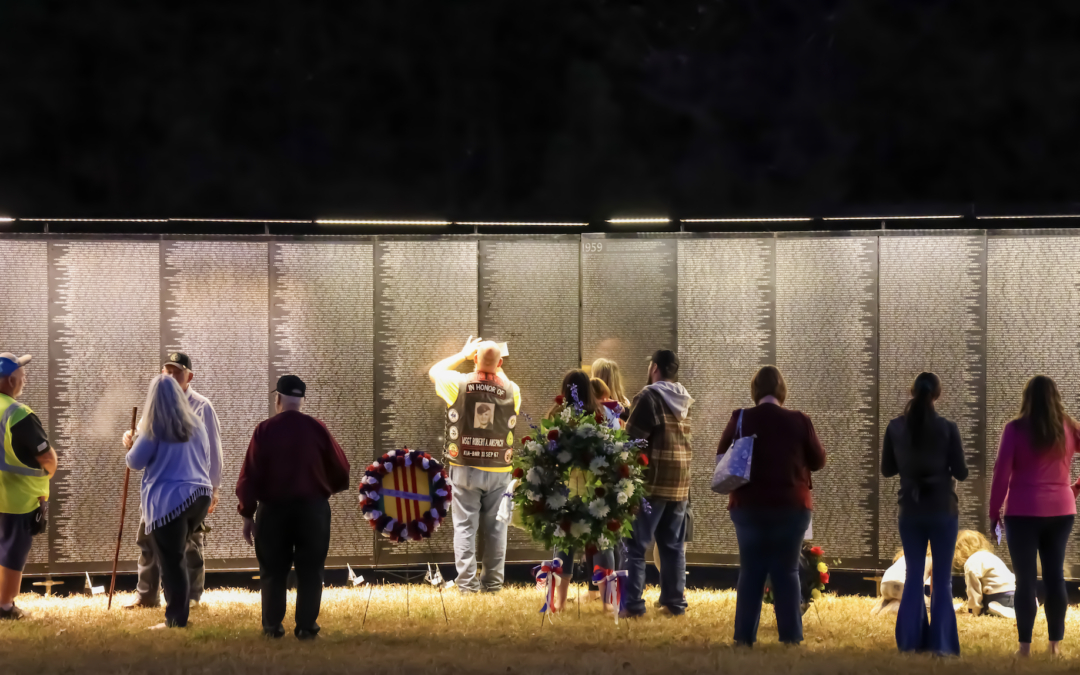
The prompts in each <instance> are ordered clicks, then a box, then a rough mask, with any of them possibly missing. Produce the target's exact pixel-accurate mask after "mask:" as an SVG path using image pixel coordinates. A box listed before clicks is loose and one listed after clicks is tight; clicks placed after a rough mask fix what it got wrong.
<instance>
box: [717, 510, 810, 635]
mask: <svg viewBox="0 0 1080 675" xmlns="http://www.w3.org/2000/svg"><path fill="white" fill-rule="evenodd" d="M730 513H731V522H732V523H733V524H734V525H735V536H736V538H738V540H739V583H738V586H737V594H736V597H735V642H736V643H737V644H744V645H752V644H754V642H756V641H757V629H758V622H759V621H760V620H761V602H762V598H763V597H764V595H765V577H767V576H768V577H771V578H772V585H773V588H772V592H773V609H774V611H775V612H776V630H777V632H778V633H779V634H780V641H781V642H786V643H789V644H798V643H799V642H802V639H803V630H802V593H801V591H800V586H799V553H800V552H801V551H802V543H803V536H804V535H805V534H806V528H807V526H809V525H810V510H809V509H776V510H760V509H732V510H731V511H730Z"/></svg>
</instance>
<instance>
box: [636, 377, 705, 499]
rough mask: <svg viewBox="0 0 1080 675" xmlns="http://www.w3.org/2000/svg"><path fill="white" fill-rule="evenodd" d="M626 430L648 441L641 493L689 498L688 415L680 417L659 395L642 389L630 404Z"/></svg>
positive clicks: (669, 497)
mask: <svg viewBox="0 0 1080 675" xmlns="http://www.w3.org/2000/svg"><path fill="white" fill-rule="evenodd" d="M626 432H627V434H629V435H630V437H631V438H642V439H644V440H646V441H648V443H649V445H648V446H647V447H646V449H645V454H646V455H647V456H648V457H649V468H648V470H647V471H646V473H645V492H646V494H648V495H649V496H650V497H659V498H661V499H670V500H672V501H686V500H687V499H689V498H690V456H691V450H690V415H689V414H687V417H686V419H682V420H680V419H679V418H678V417H677V416H676V415H675V413H674V412H673V411H672V410H671V408H670V407H668V405H667V404H666V403H665V402H664V399H663V397H661V396H660V394H658V393H656V392H654V391H651V390H649V389H647V388H646V389H642V390H641V392H640V393H639V394H638V395H637V396H635V397H634V401H633V403H632V404H631V407H630V419H629V420H627V422H626Z"/></svg>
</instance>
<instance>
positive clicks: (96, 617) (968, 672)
mask: <svg viewBox="0 0 1080 675" xmlns="http://www.w3.org/2000/svg"><path fill="white" fill-rule="evenodd" d="M573 593H574V591H573V590H571V595H573ZM657 593H658V591H657V589H655V588H651V589H649V593H648V599H649V602H650V604H651V602H652V601H653V600H655V598H656V596H657ZM582 594H583V595H584V592H583V593H582ZM367 597H368V589H367V587H360V588H330V589H327V590H326V591H325V593H324V595H323V604H322V615H321V617H320V619H319V623H320V624H321V625H322V627H323V631H322V633H321V636H320V639H318V640H316V641H314V642H305V643H301V642H298V641H297V640H296V639H295V638H293V637H292V634H291V629H292V626H291V623H290V622H291V612H292V607H291V605H290V609H289V612H290V616H289V617H287V618H286V628H287V629H288V630H289V631H290V632H289V634H288V635H287V636H286V637H285V638H283V639H281V640H276V641H270V640H267V639H265V638H263V637H262V636H261V632H260V622H259V596H258V594H256V593H251V592H248V591H242V590H217V591H208V592H207V593H206V594H205V595H204V597H203V600H204V602H203V606H202V607H200V608H198V609H196V610H194V611H193V613H192V618H191V626H190V627H189V628H187V629H186V630H169V631H147V630H146V628H147V627H148V626H151V625H153V624H155V623H158V622H159V621H161V620H162V617H163V610H138V611H125V610H123V609H119V606H121V605H123V604H124V603H126V602H129V601H130V600H131V599H132V596H131V595H130V594H123V595H117V597H116V599H114V601H113V609H112V611H110V612H107V611H106V610H105V598H104V597H103V596H97V597H94V598H88V597H83V596H75V597H69V598H62V597H51V598H45V597H42V596H38V595H23V596H20V598H19V600H18V603H19V605H20V606H21V607H23V608H24V609H26V610H29V611H31V612H34V617H33V619H32V620H30V621H23V622H9V623H2V624H0V663H2V664H3V667H4V672H6V673H43V674H51V673H72V674H81V673H124V674H125V675H135V674H138V673H160V674H163V675H164V674H169V673H176V674H180V673H191V674H192V675H194V674H201V675H213V674H217V673H238V674H248V673H251V674H255V673H259V674H262V673H298V674H299V673H352V674H360V675H371V674H373V673H492V674H494V673H499V674H502V675H506V674H508V673H543V674H545V675H546V674H556V673H567V674H569V673H619V674H620V675H638V674H643V673H662V674H663V675H686V674H687V673H699V672H700V673H738V674H740V675H765V674H769V673H793V674H796V675H813V674H816V673H852V674H856V673H860V674H861V673H877V674H888V673H901V672H903V673H911V672H927V673H929V672H933V673H945V672H951V673H964V674H965V675H987V674H988V673H1005V672H1009V673H1015V672H1020V673H1025V672H1031V673H1035V672H1040V673H1042V672H1066V671H1070V672H1071V671H1075V670H1077V668H1078V667H1080V646H1075V647H1072V646H1070V645H1069V641H1070V640H1074V641H1077V642H1074V644H1076V645H1080V612H1078V611H1076V610H1071V611H1070V613H1069V618H1068V626H1067V628H1066V657H1065V658H1062V659H1056V660H1051V659H1049V658H1048V657H1047V656H1046V655H1045V653H1044V652H1045V650H1046V626H1045V622H1044V620H1043V618H1042V614H1041V613H1040V615H1039V622H1038V623H1037V624H1036V633H1035V641H1036V645H1035V648H1036V650H1037V651H1038V654H1037V656H1035V657H1034V658H1032V659H1031V660H1030V662H1017V661H1016V660H1015V659H1014V658H1013V657H1012V653H1013V651H1014V650H1015V648H1016V642H1015V641H1016V631H1015V626H1014V624H1013V623H1012V622H1010V621H1007V620H1004V619H996V618H991V617H981V618H974V617H971V616H967V615H965V616H960V617H959V625H960V643H961V646H962V649H963V652H964V656H963V658H961V659H946V660H942V659H934V658H932V657H926V656H902V655H899V654H897V653H896V649H895V643H894V642H893V626H894V620H893V617H891V616H878V617H871V616H870V607H871V606H872V604H873V602H874V601H873V599H872V598H865V597H856V596H844V597H833V596H829V595H826V596H825V597H824V598H823V599H822V600H821V601H819V602H818V603H817V610H818V611H817V612H815V609H814V608H811V609H810V611H809V612H808V613H807V615H806V617H805V632H806V642H805V643H804V644H803V646H802V647H801V648H798V649H793V648H788V647H785V646H783V645H780V644H777V642H776V628H775V622H774V620H773V615H772V611H771V609H769V608H766V609H765V611H764V612H763V616H762V621H761V630H760V640H761V642H760V643H759V644H758V645H757V647H756V648H755V649H754V650H753V651H748V650H735V649H733V648H732V647H731V634H732V619H733V617H734V613H735V594H734V592H732V591H690V593H689V598H688V600H689V603H690V610H689V611H688V613H687V614H686V616H684V617H680V618H672V617H667V616H663V615H660V614H659V613H658V612H656V611H652V610H651V611H650V612H649V614H648V615H646V617H645V618H643V619H638V620H635V621H629V622H628V621H621V622H620V623H619V625H618V626H616V625H615V623H614V621H613V620H612V619H611V618H610V617H606V616H604V615H603V614H602V613H601V610H600V606H599V603H595V602H590V603H583V605H582V608H581V616H580V618H579V617H578V609H577V607H576V606H575V605H570V606H569V609H568V611H567V613H566V614H565V615H563V616H560V617H558V618H557V619H555V621H554V623H549V624H547V625H545V626H544V627H543V629H542V630H541V626H540V615H539V614H538V613H537V610H538V609H539V606H540V593H539V592H538V591H537V590H536V589H535V588H531V587H524V586H515V587H509V588H507V589H505V590H504V591H503V592H502V593H500V594H499V595H497V596H467V597H463V596H460V595H458V593H457V592H456V591H454V590H448V591H447V592H446V593H445V595H444V599H445V601H446V610H447V613H448V614H449V617H450V625H449V626H448V625H446V623H445V621H444V619H443V612H442V607H441V605H440V602H439V596H438V593H437V592H436V591H435V590H433V589H432V588H431V587H426V588H425V587H421V586H413V587H412V589H411V592H410V594H409V599H408V602H409V617H408V618H406V592H405V588H404V587H403V586H378V587H376V588H375V589H374V592H373V593H372V599H371V609H370V612H369V614H368V618H367V625H366V627H365V628H364V629H361V621H362V619H363V616H364V606H365V602H366V600H367ZM1073 655H1075V657H1076V659H1077V660H1076V661H1074V660H1073V659H1072V656H1073Z"/></svg>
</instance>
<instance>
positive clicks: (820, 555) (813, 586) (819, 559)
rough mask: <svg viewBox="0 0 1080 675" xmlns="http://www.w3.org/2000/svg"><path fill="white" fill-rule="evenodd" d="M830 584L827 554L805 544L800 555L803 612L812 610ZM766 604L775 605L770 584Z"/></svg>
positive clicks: (766, 590)
mask: <svg viewBox="0 0 1080 675" xmlns="http://www.w3.org/2000/svg"><path fill="white" fill-rule="evenodd" d="M828 583H829V566H828V565H826V564H825V552H824V551H823V550H821V547H820V546H811V545H810V544H808V543H806V542H803V547H802V551H801V552H800V554H799V588H800V590H801V592H802V610H803V612H806V610H808V609H810V603H812V602H813V601H815V600H817V599H819V598H820V597H821V594H822V593H823V592H825V586H827V585H828ZM763 601H764V602H765V603H766V604H769V605H771V604H773V593H772V589H771V588H769V586H768V582H766V586H765V597H764V598H763Z"/></svg>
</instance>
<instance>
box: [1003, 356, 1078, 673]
mask: <svg viewBox="0 0 1080 675" xmlns="http://www.w3.org/2000/svg"><path fill="white" fill-rule="evenodd" d="M1076 435H1077V426H1076V422H1075V421H1073V419H1072V418H1071V417H1069V415H1068V414H1066V413H1065V406H1064V405H1062V403H1061V393H1060V392H1059V391H1058V388H1057V385H1056V384H1055V383H1054V381H1053V380H1052V379H1050V378H1049V377H1047V376H1046V375H1036V376H1035V377H1033V378H1031V379H1030V380H1028V382H1027V384H1026V385H1024V393H1023V395H1022V397H1021V402H1020V415H1019V416H1017V418H1016V419H1014V420H1013V421H1012V422H1009V423H1008V424H1006V425H1005V429H1004V430H1003V431H1002V432H1001V444H1000V445H999V446H998V456H997V461H996V462H995V463H994V480H993V483H992V484H991V488H990V527H991V531H992V532H994V531H1000V530H999V528H1000V527H1001V520H1002V513H1001V510H1002V507H1004V509H1005V514H1004V515H1005V535H1006V539H1007V540H1008V542H1009V555H1010V556H1012V563H1013V571H1014V572H1015V573H1016V598H1015V603H1016V632H1017V636H1018V638H1019V643H1020V649H1019V651H1018V652H1017V654H1018V655H1020V656H1029V655H1030V654H1031V633H1032V630H1033V628H1034V626H1035V613H1036V611H1037V607H1038V605H1037V603H1036V600H1035V584H1036V582H1037V580H1038V569H1037V567H1036V564H1037V561H1038V560H1042V572H1043V582H1044V584H1045V585H1046V604H1045V607H1046V627H1047V631H1046V632H1047V634H1048V637H1049V638H1050V653H1051V654H1053V655H1057V654H1060V653H1061V640H1062V638H1064V637H1065V610H1066V608H1067V607H1068V602H1069V598H1068V594H1067V593H1066V590H1065V574H1064V570H1063V565H1064V563H1065V546H1066V545H1067V544H1068V542H1069V537H1070V536H1071V535H1072V529H1073V521H1074V520H1075V519H1076V496H1077V494H1078V493H1080V481H1078V482H1077V483H1072V482H1071V481H1070V480H1069V469H1070V465H1071V464H1072V459H1073V455H1074V454H1076Z"/></svg>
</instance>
